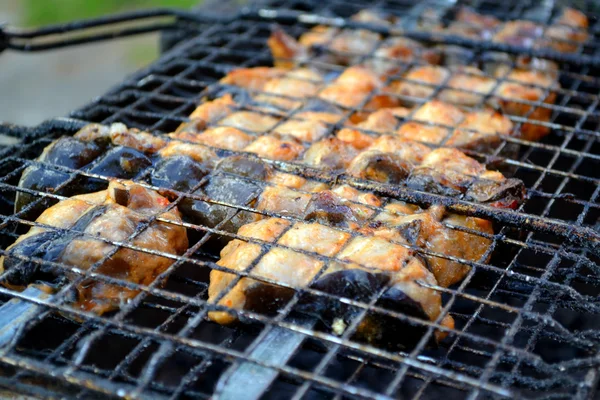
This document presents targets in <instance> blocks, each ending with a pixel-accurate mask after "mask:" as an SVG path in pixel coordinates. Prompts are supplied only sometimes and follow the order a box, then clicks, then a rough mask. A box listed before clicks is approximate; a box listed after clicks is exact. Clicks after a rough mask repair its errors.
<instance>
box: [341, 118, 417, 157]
mask: <svg viewBox="0 0 600 400" xmlns="http://www.w3.org/2000/svg"><path fill="white" fill-rule="evenodd" d="M409 113H410V110H409V109H407V108H403V107H392V108H382V109H381V110H378V111H375V112H374V113H371V114H369V116H368V117H367V118H366V119H365V120H364V121H362V122H359V123H358V124H355V125H351V126H350V127H348V128H344V129H342V130H340V131H339V132H338V134H337V135H336V137H337V138H338V139H340V140H342V141H344V142H348V143H351V144H352V145H353V146H354V147H355V148H356V149H359V150H362V149H365V148H366V147H368V146H369V145H371V144H372V143H373V141H374V140H375V138H374V137H372V136H371V135H369V134H367V133H366V132H365V131H369V133H370V132H376V133H389V132H393V131H394V130H395V129H396V127H397V126H398V119H396V117H398V118H403V117H406V116H407V115H408V114H409ZM355 128H357V129H355Z"/></svg>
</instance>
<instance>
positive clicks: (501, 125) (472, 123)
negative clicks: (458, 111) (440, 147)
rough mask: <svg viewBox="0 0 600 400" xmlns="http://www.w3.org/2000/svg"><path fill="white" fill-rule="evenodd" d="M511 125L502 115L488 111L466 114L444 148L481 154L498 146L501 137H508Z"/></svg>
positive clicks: (510, 133)
mask: <svg viewBox="0 0 600 400" xmlns="http://www.w3.org/2000/svg"><path fill="white" fill-rule="evenodd" d="M512 132H513V124H512V122H511V121H510V119H508V118H506V117H505V116H504V115H502V114H500V113H498V112H496V111H494V110H490V109H484V110H477V111H473V112H469V113H466V115H465V118H464V119H463V120H462V122H461V123H459V124H458V126H457V127H456V129H455V130H454V131H453V132H452V134H451V136H450V137H449V138H448V141H447V142H446V146H449V147H459V148H462V149H470V150H478V151H481V152H486V151H489V150H490V149H492V148H494V147H496V146H498V145H499V144H500V140H501V136H500V135H502V136H510V135H512Z"/></svg>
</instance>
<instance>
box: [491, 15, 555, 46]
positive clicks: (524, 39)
mask: <svg viewBox="0 0 600 400" xmlns="http://www.w3.org/2000/svg"><path fill="white" fill-rule="evenodd" d="M543 33H544V29H543V28H542V27H541V26H540V25H538V24H536V23H534V22H532V21H524V20H516V21H508V22H505V23H504V24H502V25H501V26H500V29H499V30H498V31H497V32H496V33H495V34H494V35H493V37H492V40H493V41H494V42H499V43H506V44H510V45H513V46H519V47H533V46H534V44H535V43H536V41H537V40H538V39H539V38H541V37H542V34H543Z"/></svg>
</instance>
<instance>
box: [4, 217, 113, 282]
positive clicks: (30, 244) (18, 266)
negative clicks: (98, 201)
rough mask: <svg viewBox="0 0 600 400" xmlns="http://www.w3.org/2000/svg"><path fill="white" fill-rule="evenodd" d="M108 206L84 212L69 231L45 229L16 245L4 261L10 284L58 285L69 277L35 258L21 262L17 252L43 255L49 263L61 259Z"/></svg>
mask: <svg viewBox="0 0 600 400" xmlns="http://www.w3.org/2000/svg"><path fill="white" fill-rule="evenodd" d="M106 209H107V207H106V206H96V207H94V208H92V209H91V210H89V211H88V212H86V213H85V214H83V215H82V216H81V217H80V218H79V219H78V220H77V222H76V223H75V224H74V225H73V226H72V227H71V228H70V229H69V231H68V232H62V231H56V230H51V231H45V232H41V233H39V234H37V235H33V236H30V237H28V238H26V239H24V240H22V241H21V242H19V243H18V244H17V245H16V246H15V247H13V248H12V249H11V250H10V252H9V254H7V256H6V258H5V260H4V269H5V270H6V271H11V272H10V273H9V274H8V279H7V281H6V283H7V284H9V285H13V286H27V285H29V284H30V283H34V282H37V281H42V282H44V283H50V284H56V283H58V281H59V280H61V279H63V277H64V276H65V273H64V271H61V270H60V269H56V268H54V267H52V266H50V265H47V264H40V263H36V262H34V261H21V260H20V259H18V258H16V257H11V256H13V255H19V256H24V257H33V258H41V259H42V260H44V261H47V262H60V256H61V254H62V253H63V251H64V250H65V248H66V247H67V246H68V245H69V244H70V243H71V242H72V241H73V240H74V239H75V238H76V237H78V236H79V235H81V233H80V232H83V231H84V230H85V229H86V228H87V226H88V225H89V224H90V223H91V222H92V221H93V220H94V219H96V218H97V217H99V216H101V215H103V214H104V213H105V212H106Z"/></svg>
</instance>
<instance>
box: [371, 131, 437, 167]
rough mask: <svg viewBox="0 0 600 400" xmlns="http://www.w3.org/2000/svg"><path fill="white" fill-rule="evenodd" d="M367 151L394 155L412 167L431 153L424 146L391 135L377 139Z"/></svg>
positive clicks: (429, 149)
mask: <svg viewBox="0 0 600 400" xmlns="http://www.w3.org/2000/svg"><path fill="white" fill-rule="evenodd" d="M367 149H368V150H376V151H380V152H382V153H393V154H396V155H397V156H399V157H400V158H402V159H403V160H406V161H408V162H409V163H411V164H413V165H419V164H421V162H422V161H423V158H424V157H425V156H426V155H427V154H429V152H431V148H429V147H427V146H425V145H424V144H421V143H419V142H415V141H414V140H407V139H403V138H400V137H398V136H391V135H383V136H380V137H378V138H377V139H376V140H375V141H373V143H372V144H371V145H370V146H369V147H368V148H367Z"/></svg>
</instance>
